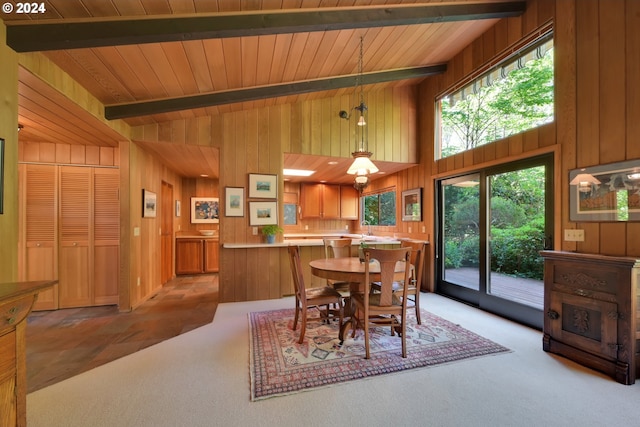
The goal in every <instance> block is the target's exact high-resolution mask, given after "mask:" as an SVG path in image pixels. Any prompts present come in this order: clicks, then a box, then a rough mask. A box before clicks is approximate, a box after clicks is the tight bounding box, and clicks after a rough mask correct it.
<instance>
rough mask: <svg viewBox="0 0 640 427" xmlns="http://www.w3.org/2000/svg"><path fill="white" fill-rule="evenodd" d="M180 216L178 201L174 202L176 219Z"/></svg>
mask: <svg viewBox="0 0 640 427" xmlns="http://www.w3.org/2000/svg"><path fill="white" fill-rule="evenodd" d="M179 216H180V200H176V217H179Z"/></svg>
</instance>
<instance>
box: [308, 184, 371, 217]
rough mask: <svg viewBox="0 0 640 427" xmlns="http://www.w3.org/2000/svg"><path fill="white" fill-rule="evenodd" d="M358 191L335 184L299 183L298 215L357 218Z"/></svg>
mask: <svg viewBox="0 0 640 427" xmlns="http://www.w3.org/2000/svg"><path fill="white" fill-rule="evenodd" d="M358 201H359V197H358V192H357V190H356V189H355V188H353V187H351V186H346V185H337V184H307V183H303V184H301V185H300V211H301V213H300V216H301V217H302V218H321V219H358Z"/></svg>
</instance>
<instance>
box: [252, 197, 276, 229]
mask: <svg viewBox="0 0 640 427" xmlns="http://www.w3.org/2000/svg"><path fill="white" fill-rule="evenodd" d="M249 224H250V225H269V224H278V203H277V202H249Z"/></svg>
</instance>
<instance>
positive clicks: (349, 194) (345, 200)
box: [340, 185, 360, 220]
mask: <svg viewBox="0 0 640 427" xmlns="http://www.w3.org/2000/svg"><path fill="white" fill-rule="evenodd" d="M359 204H360V194H359V193H358V190H356V189H355V188H354V187H353V185H341V186H340V218H342V219H353V220H356V219H358V206H359Z"/></svg>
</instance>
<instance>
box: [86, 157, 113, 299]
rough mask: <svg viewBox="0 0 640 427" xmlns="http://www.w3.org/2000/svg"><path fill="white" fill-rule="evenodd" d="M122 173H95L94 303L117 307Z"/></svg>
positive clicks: (109, 171) (97, 171) (103, 171)
mask: <svg viewBox="0 0 640 427" xmlns="http://www.w3.org/2000/svg"><path fill="white" fill-rule="evenodd" d="M119 188H120V173H119V171H118V170H117V169H95V170H94V177H93V229H94V233H93V243H94V251H93V275H92V276H93V301H92V305H107V304H117V303H118V282H119V280H120V242H119V239H120V200H119Z"/></svg>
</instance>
